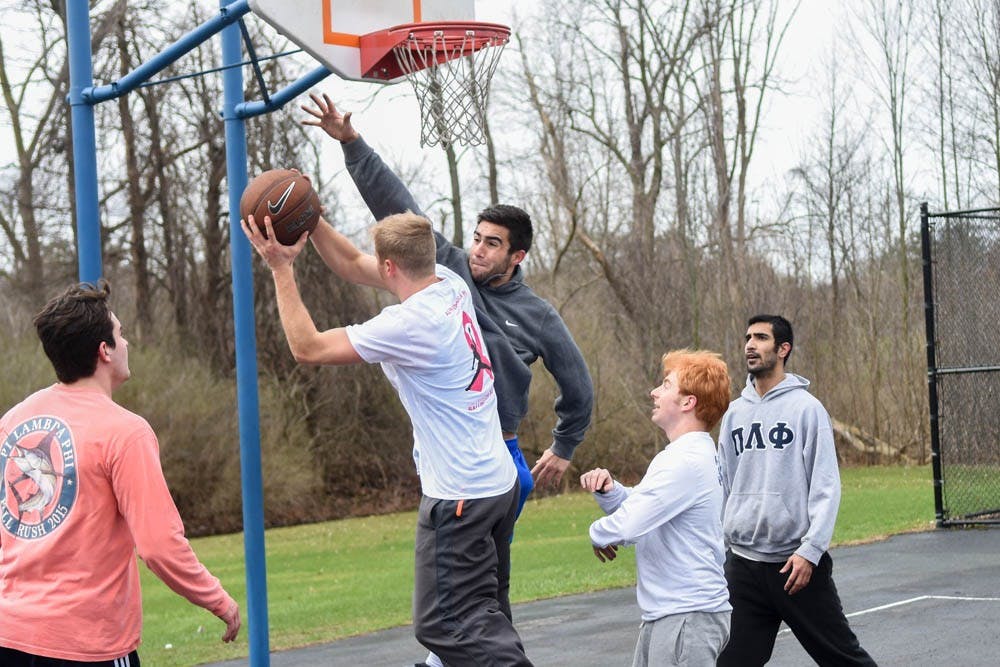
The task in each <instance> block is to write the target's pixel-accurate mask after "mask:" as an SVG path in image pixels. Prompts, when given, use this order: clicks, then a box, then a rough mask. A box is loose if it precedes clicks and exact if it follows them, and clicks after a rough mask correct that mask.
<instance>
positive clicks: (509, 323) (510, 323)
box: [503, 320, 520, 327]
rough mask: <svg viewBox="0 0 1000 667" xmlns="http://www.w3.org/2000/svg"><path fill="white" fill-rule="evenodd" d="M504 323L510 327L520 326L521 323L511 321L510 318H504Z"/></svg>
mask: <svg viewBox="0 0 1000 667" xmlns="http://www.w3.org/2000/svg"><path fill="white" fill-rule="evenodd" d="M503 323H504V324H506V325H507V326H509V327H520V325H519V324H514V323H513V322H511V321H510V320H504V321H503Z"/></svg>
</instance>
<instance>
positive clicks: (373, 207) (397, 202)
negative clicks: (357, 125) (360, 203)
mask: <svg viewBox="0 0 1000 667" xmlns="http://www.w3.org/2000/svg"><path fill="white" fill-rule="evenodd" d="M341 148H343V149H344V164H345V165H346V166H347V173H349V174H350V175H351V178H353V179H354V184H355V185H356V186H357V188H358V192H359V193H361V197H362V198H363V199H364V200H365V204H367V205H368V210H369V211H371V212H372V215H373V216H375V219H376V220H381V219H382V218H384V217H385V216H387V215H394V214H396V213H405V212H406V211H413V212H414V213H416V214H417V215H424V212H423V211H422V210H420V206H419V205H417V202H416V201H415V200H414V199H413V195H412V194H410V191H409V190H408V189H407V188H406V186H405V185H403V182H402V181H401V180H399V177H398V176H396V174H395V172H393V170H392V169H390V168H389V167H388V166H387V165H386V164H385V162H383V161H382V158H380V157H379V155H378V153H376V152H375V151H374V150H372V148H371V146H369V145H368V144H367V143H365V140H364V139H362V138H361V137H358V138H357V139H355V140H354V141H349V142H347V143H342V144H341ZM424 217H426V216H424Z"/></svg>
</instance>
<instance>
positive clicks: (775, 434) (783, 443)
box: [729, 422, 795, 456]
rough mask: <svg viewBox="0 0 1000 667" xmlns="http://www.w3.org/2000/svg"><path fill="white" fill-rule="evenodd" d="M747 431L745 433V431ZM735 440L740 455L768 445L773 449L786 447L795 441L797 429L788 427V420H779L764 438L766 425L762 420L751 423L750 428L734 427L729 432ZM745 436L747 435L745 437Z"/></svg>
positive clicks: (737, 453) (734, 447) (765, 447)
mask: <svg viewBox="0 0 1000 667" xmlns="http://www.w3.org/2000/svg"><path fill="white" fill-rule="evenodd" d="M744 432H745V433H744ZM729 436H730V438H731V439H732V442H733V450H734V451H735V452H736V455H737V456H739V455H740V454H742V453H743V452H744V451H745V450H754V449H767V447H768V445H770V446H771V448H772V449H784V448H785V447H787V446H788V445H790V444H792V443H793V442H795V431H793V430H792V429H790V428H788V422H778V423H777V424H775V425H774V426H773V427H772V428H770V429H768V431H767V438H766V441H765V438H764V425H763V424H761V423H760V422H754V423H752V424H750V428H749V429H746V428H744V427H742V426H741V427H739V428H734V429H733V430H732V431H730V433H729ZM744 436H745V437H744Z"/></svg>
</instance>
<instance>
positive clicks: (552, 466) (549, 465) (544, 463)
mask: <svg viewBox="0 0 1000 667" xmlns="http://www.w3.org/2000/svg"><path fill="white" fill-rule="evenodd" d="M567 468H569V459H564V458H562V457H561V456H558V455H557V454H555V453H553V452H552V448H551V447H549V448H548V449H546V450H545V451H544V452H542V455H541V456H540V457H539V458H538V461H537V462H536V463H535V467H534V468H532V469H531V476H532V477H534V478H535V484H538V485H539V486H541V485H543V484H550V485H552V486H555V485H556V484H558V483H559V482H560V481H562V476H563V473H564V472H566V469H567Z"/></svg>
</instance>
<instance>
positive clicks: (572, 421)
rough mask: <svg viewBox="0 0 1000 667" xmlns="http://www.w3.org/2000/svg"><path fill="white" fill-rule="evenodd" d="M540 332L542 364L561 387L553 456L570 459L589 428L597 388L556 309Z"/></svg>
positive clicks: (553, 435) (552, 309)
mask: <svg viewBox="0 0 1000 667" xmlns="http://www.w3.org/2000/svg"><path fill="white" fill-rule="evenodd" d="M541 331H543V332H545V333H544V338H543V340H541V343H542V348H543V349H542V354H541V357H542V363H543V364H545V368H546V369H547V370H548V371H549V373H551V374H552V377H553V378H554V379H555V381H556V384H557V385H559V396H557V397H556V400H555V405H554V408H555V412H556V417H557V418H558V421H557V423H556V426H555V428H554V429H552V439H553V440H552V453H553V454H555V455H556V456H559V457H561V458H564V459H571V458H572V457H573V451H574V450H575V449H576V447H577V445H579V444H580V443H581V442H583V437H584V435H585V433H586V432H587V428H588V427H589V426H590V417H591V413H592V412H593V409H594V386H593V383H592V381H591V378H590V371H589V370H588V369H587V362H586V361H584V359H583V354H582V353H581V352H580V348H578V347H577V346H576V342H575V341H574V340H573V336H572V334H570V332H569V329H568V328H567V327H566V323H565V322H563V320H562V318H561V317H559V313H558V312H556V310H555V308H551V310H550V314H549V316H548V317H547V318H546V321H545V325H544V326H543V327H541Z"/></svg>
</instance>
